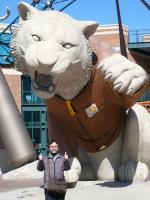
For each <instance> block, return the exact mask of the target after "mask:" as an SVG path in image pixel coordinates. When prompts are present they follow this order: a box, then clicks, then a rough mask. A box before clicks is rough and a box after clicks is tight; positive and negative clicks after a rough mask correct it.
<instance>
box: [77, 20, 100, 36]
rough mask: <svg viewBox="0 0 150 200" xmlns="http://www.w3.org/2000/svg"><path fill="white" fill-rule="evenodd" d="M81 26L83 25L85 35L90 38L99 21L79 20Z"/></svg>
mask: <svg viewBox="0 0 150 200" xmlns="http://www.w3.org/2000/svg"><path fill="white" fill-rule="evenodd" d="M79 26H80V27H81V30H82V31H83V33H84V35H85V37H86V38H87V39H88V38H89V37H90V36H91V35H93V34H94V33H95V31H96V29H97V27H98V26H99V23H98V22H96V21H79Z"/></svg>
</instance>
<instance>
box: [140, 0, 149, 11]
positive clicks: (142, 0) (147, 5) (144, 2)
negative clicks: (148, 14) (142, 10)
mask: <svg viewBox="0 0 150 200" xmlns="http://www.w3.org/2000/svg"><path fill="white" fill-rule="evenodd" d="M140 1H141V2H142V3H143V4H144V6H146V8H147V9H148V10H150V5H149V4H148V3H147V2H146V1H144V0H140Z"/></svg>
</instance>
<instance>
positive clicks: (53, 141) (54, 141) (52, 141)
mask: <svg viewBox="0 0 150 200" xmlns="http://www.w3.org/2000/svg"><path fill="white" fill-rule="evenodd" d="M53 143H56V144H58V142H57V141H56V140H51V141H50V142H49V143H48V147H49V146H50V145H51V144H53Z"/></svg>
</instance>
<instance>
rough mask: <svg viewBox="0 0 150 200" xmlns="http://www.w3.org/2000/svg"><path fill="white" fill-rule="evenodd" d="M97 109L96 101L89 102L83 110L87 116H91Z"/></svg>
mask: <svg viewBox="0 0 150 200" xmlns="http://www.w3.org/2000/svg"><path fill="white" fill-rule="evenodd" d="M98 111H99V109H98V107H97V106H96V103H93V104H91V105H90V106H89V107H87V108H86V109H85V112H86V114H87V116H88V117H89V118H91V117H93V116H94V115H95V114H96V113H97V112H98Z"/></svg>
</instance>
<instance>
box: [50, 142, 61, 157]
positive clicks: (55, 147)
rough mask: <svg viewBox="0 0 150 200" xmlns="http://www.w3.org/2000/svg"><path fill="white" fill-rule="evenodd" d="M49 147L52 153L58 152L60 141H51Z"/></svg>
mask: <svg viewBox="0 0 150 200" xmlns="http://www.w3.org/2000/svg"><path fill="white" fill-rule="evenodd" d="M48 149H49V151H50V153H51V154H57V153H58V150H59V148H58V143H57V142H56V141H55V140H53V141H51V142H50V143H49V145H48Z"/></svg>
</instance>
